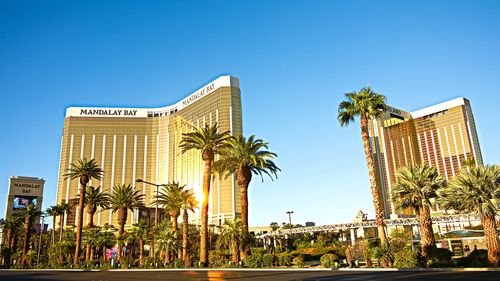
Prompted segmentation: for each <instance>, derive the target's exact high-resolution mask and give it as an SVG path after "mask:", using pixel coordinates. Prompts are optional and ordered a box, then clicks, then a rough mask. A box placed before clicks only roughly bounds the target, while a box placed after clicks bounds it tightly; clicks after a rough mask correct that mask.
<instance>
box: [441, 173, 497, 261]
mask: <svg viewBox="0 0 500 281" xmlns="http://www.w3.org/2000/svg"><path fill="white" fill-rule="evenodd" d="M438 194H439V199H438V200H439V201H438V202H439V203H440V206H441V207H442V208H445V209H447V210H455V211H459V212H466V213H475V214H478V215H479V217H480V218H481V224H482V225H483V228H484V236H485V238H486V246H487V248H488V261H489V262H490V263H491V264H492V265H493V266H498V265H499V262H500V241H499V239H498V233H497V230H496V221H495V215H496V214H497V211H498V210H497V207H496V205H495V200H498V199H500V166H498V165H485V166H479V165H478V166H468V167H465V168H464V169H462V170H461V171H460V173H459V174H458V175H457V176H455V178H453V180H452V181H451V182H450V184H449V185H448V186H447V187H446V188H445V189H443V190H442V191H441V192H439V193H438Z"/></svg>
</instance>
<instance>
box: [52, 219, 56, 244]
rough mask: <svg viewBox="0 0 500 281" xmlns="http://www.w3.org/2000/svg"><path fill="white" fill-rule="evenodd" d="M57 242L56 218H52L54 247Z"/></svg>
mask: <svg viewBox="0 0 500 281" xmlns="http://www.w3.org/2000/svg"><path fill="white" fill-rule="evenodd" d="M55 242H56V216H55V215H54V216H52V245H54V243H55Z"/></svg>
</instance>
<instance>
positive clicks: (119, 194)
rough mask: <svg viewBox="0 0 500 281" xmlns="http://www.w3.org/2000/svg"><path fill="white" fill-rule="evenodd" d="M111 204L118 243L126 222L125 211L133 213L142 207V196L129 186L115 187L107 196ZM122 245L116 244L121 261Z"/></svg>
mask: <svg viewBox="0 0 500 281" xmlns="http://www.w3.org/2000/svg"><path fill="white" fill-rule="evenodd" d="M109 198H110V200H109V201H110V203H111V210H113V213H114V212H118V241H122V240H120V239H121V238H122V236H123V230H124V227H125V223H126V222H127V211H128V210H130V211H134V209H136V208H140V207H143V206H144V203H143V198H144V195H143V194H141V193H140V192H139V191H138V190H134V187H133V186H132V185H130V184H127V185H125V184H122V185H116V186H115V187H114V188H113V191H112V192H111V195H110V196H109ZM121 253H122V243H121V242H120V243H118V252H117V254H118V259H121Z"/></svg>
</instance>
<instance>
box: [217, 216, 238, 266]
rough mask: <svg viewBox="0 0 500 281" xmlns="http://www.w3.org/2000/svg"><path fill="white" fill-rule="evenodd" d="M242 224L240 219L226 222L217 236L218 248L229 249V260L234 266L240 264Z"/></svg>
mask: <svg viewBox="0 0 500 281" xmlns="http://www.w3.org/2000/svg"><path fill="white" fill-rule="evenodd" d="M241 230H242V222H241V220H240V219H235V220H227V221H225V222H224V225H223V226H222V231H221V233H220V234H219V239H218V240H217V243H218V246H219V247H220V248H226V247H228V248H230V249H231V260H232V261H233V263H234V264H235V265H238V264H239V262H240V255H239V247H240V243H241V242H242V240H243V239H242V238H243V233H242V231H241Z"/></svg>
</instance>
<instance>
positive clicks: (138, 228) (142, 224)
mask: <svg viewBox="0 0 500 281" xmlns="http://www.w3.org/2000/svg"><path fill="white" fill-rule="evenodd" d="M150 229H151V225H150V224H149V222H148V221H146V220H142V219H141V220H139V223H136V224H134V225H132V228H131V229H130V233H131V234H132V235H134V236H135V237H137V238H138V239H139V260H140V265H141V267H142V266H143V265H144V242H145V240H146V238H147V236H148V233H149V231H150Z"/></svg>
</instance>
